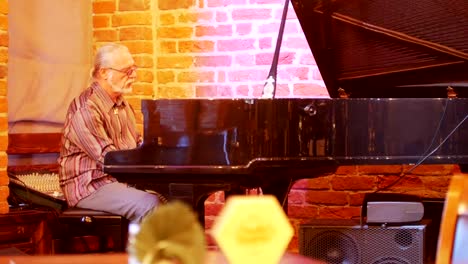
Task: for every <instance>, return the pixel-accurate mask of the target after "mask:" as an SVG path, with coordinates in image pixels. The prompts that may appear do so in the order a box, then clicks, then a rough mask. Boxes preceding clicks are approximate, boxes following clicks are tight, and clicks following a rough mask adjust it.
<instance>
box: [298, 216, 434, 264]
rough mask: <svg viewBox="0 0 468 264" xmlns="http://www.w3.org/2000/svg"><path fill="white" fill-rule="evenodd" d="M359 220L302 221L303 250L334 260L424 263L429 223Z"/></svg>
mask: <svg viewBox="0 0 468 264" xmlns="http://www.w3.org/2000/svg"><path fill="white" fill-rule="evenodd" d="M334 222H336V223H334ZM346 223H347V224H346ZM355 223H356V222H355V221H352V220H349V221H347V222H346V221H342V220H341V221H338V222H337V221H333V220H323V221H322V220H317V221H314V222H313V223H309V224H303V225H301V226H300V227H299V253H301V254H302V255H305V256H309V257H312V258H314V259H318V260H323V261H325V262H327V263H330V264H342V263H346V264H354V263H364V264H367V263H369V264H390V263H391V264H400V263H401V264H410V263H411V264H417V263H421V264H422V263H423V260H424V234H425V227H426V226H425V225H405V226H391V227H380V226H360V225H356V224H355Z"/></svg>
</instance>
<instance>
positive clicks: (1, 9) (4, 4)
mask: <svg viewBox="0 0 468 264" xmlns="http://www.w3.org/2000/svg"><path fill="white" fill-rule="evenodd" d="M0 14H4V15H7V14H8V1H7V0H1V1H0Z"/></svg>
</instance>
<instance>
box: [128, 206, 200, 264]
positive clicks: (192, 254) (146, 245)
mask: <svg viewBox="0 0 468 264" xmlns="http://www.w3.org/2000/svg"><path fill="white" fill-rule="evenodd" d="M128 253H129V255H130V257H132V256H133V257H136V259H137V260H138V261H139V263H142V264H154V263H177V264H202V263H204V260H205V254H206V242H205V233H204V230H203V228H202V227H201V225H200V224H199V222H198V220H197V216H196V215H195V213H194V212H193V210H192V208H191V207H190V206H188V205H186V204H185V203H183V202H181V201H174V202H169V203H167V204H164V205H161V206H160V207H158V208H157V209H156V210H155V211H153V212H152V213H150V214H149V215H147V216H146V217H145V218H144V219H143V221H142V223H141V225H140V229H139V231H138V232H137V233H136V235H135V237H134V241H131V240H130V241H129V247H128Z"/></svg>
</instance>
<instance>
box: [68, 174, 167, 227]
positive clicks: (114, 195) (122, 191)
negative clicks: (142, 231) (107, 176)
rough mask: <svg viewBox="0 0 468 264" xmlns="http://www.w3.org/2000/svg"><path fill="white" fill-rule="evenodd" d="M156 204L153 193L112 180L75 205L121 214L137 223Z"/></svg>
mask: <svg viewBox="0 0 468 264" xmlns="http://www.w3.org/2000/svg"><path fill="white" fill-rule="evenodd" d="M158 204H159V200H158V198H157V196H156V195H154V194H151V193H148V192H145V191H142V190H138V189H136V188H133V187H128V186H127V185H126V184H123V183H120V182H113V183H109V184H106V185H104V186H102V187H101V188H99V189H98V190H97V191H95V192H94V193H92V194H91V195H90V196H88V197H86V198H84V199H81V200H80V201H79V202H78V204H77V205H76V207H79V208H84V209H91V210H97V211H104V212H109V213H112V214H117V215H121V216H123V217H125V218H127V219H128V220H129V221H131V222H137V223H139V222H141V220H142V219H143V217H144V216H145V215H147V214H148V213H149V212H151V210H153V209H154V208H156V207H157V206H158Z"/></svg>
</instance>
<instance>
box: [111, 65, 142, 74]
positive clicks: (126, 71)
mask: <svg viewBox="0 0 468 264" xmlns="http://www.w3.org/2000/svg"><path fill="white" fill-rule="evenodd" d="M108 69H109V70H113V71H118V72H121V73H123V74H125V75H127V76H128V77H130V76H132V74H133V73H134V72H136V70H137V69H138V66H136V65H133V66H130V67H128V68H124V69H121V70H119V69H114V68H108Z"/></svg>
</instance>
